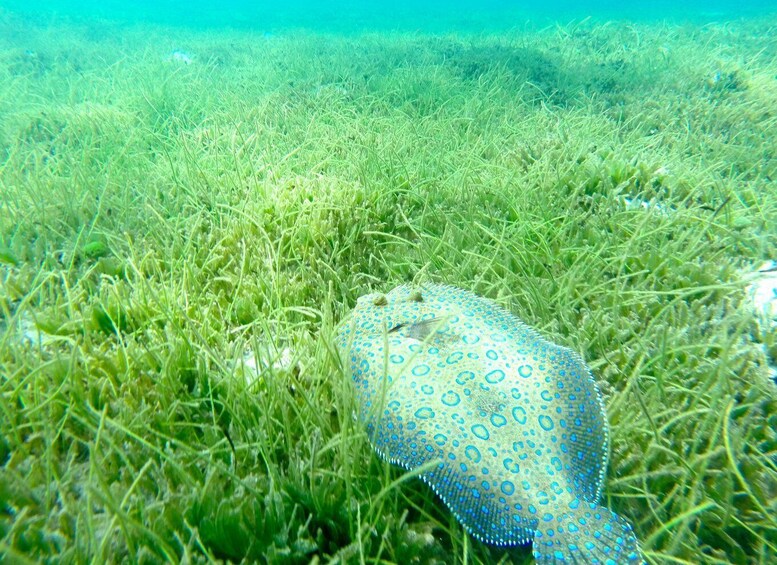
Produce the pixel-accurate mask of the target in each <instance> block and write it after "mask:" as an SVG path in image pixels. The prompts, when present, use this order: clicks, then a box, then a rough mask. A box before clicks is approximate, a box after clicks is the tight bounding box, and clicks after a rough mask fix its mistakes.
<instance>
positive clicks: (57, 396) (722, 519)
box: [0, 0, 777, 565]
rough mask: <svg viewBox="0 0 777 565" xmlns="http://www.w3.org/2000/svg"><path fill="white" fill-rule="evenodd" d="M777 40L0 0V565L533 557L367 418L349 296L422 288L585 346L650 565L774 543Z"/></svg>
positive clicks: (557, 4) (647, 5) (689, 10)
mask: <svg viewBox="0 0 777 565" xmlns="http://www.w3.org/2000/svg"><path fill="white" fill-rule="evenodd" d="M775 30H777V5H775V3H774V2H773V1H760V2H759V1H749V2H747V1H740V2H736V1H733V0H709V1H704V2H702V1H696V0H693V1H690V2H684V3H680V2H672V1H669V0H656V1H636V2H625V1H622V2H616V1H613V0H606V1H604V0H603V1H598V2H587V3H586V2H573V1H571V0H548V1H545V2H534V3H529V2H515V1H514V2H509V1H503V0H483V1H481V2H474V1H464V0H452V1H450V2H440V1H423V0H418V1H414V2H411V1H409V0H398V1H396V2H391V3H389V2H385V3H381V2H368V1H366V0H359V1H352V2H302V1H296V2H290V3H287V2H284V3H280V2H278V3H273V2H239V1H236V0H224V1H222V2H172V1H167V0H165V1H149V0H142V1H136V2H120V1H117V0H103V1H97V0H86V1H83V2H57V1H53V0H41V1H36V2H29V1H27V2H24V1H19V0H12V1H6V0H0V561H2V562H9V563H16V562H18V563H38V562H74V561H75V562H81V561H95V562H142V563H160V562H171V561H172V562H178V561H183V562H189V563H210V562H220V563H221V562H230V563H240V562H265V563H325V562H326V563H329V562H332V563H402V564H409V563H418V564H433V563H435V564H436V563H440V564H443V563H445V564H447V563H462V564H463V563H501V564H508V563H513V564H530V563H534V562H535V560H534V557H533V556H532V551H531V546H530V545H518V546H514V547H498V546H495V545H492V544H489V543H485V542H482V541H479V539H483V538H482V537H481V538H477V537H476V536H472V535H471V534H468V533H467V531H466V530H465V529H464V527H463V526H462V525H461V524H460V523H459V521H458V520H457V519H456V517H455V516H454V515H452V514H451V512H450V511H449V510H448V508H447V507H446V506H445V505H444V504H443V503H442V502H441V501H440V500H439V499H438V498H437V496H436V495H435V493H434V492H433V491H432V490H431V489H430V488H429V487H428V486H427V485H426V484H425V483H423V482H422V481H421V480H419V479H418V477H417V475H418V473H415V472H405V471H403V470H402V469H400V468H398V467H395V466H392V465H390V464H388V463H387V462H385V461H383V460H382V459H381V458H380V457H378V456H377V455H376V454H375V453H374V450H373V446H372V445H371V444H370V437H368V434H367V431H366V430H365V429H364V426H363V423H362V422H360V421H359V420H358V419H357V418H355V416H354V415H355V414H357V413H358V412H359V404H358V398H357V395H356V394H355V393H354V386H353V382H352V376H354V375H351V374H350V373H349V371H350V369H349V366H348V365H347V364H346V363H344V362H343V359H341V357H340V354H339V353H338V349H337V347H336V346H335V343H334V341H335V336H336V335H338V332H342V331H343V328H344V327H345V326H344V325H343V324H346V323H347V320H348V319H349V313H350V312H351V311H352V310H353V309H354V306H355V305H356V303H357V299H358V298H359V297H361V296H363V295H366V294H369V293H384V292H388V291H389V290H390V289H392V288H395V287H397V286H399V285H402V284H413V285H421V286H423V285H433V284H434V285H436V284H445V285H453V286H455V287H458V288H462V289H466V290H468V291H472V292H474V293H476V294H477V295H479V296H482V297H485V298H487V299H489V300H490V301H493V302H495V303H496V304H498V305H499V306H501V307H503V308H504V309H506V310H507V311H509V312H511V313H513V314H514V315H515V316H517V317H518V318H520V319H521V320H523V321H524V322H526V323H527V324H529V325H530V326H532V327H533V328H535V329H536V330H537V331H538V332H539V334H541V335H542V336H543V337H544V338H546V339H547V340H549V341H552V342H553V343H556V344H559V345H562V346H564V347H566V348H569V349H571V350H573V351H574V352H576V353H579V354H580V355H581V356H582V358H583V359H585V362H586V364H587V366H588V367H589V368H590V369H591V373H592V375H593V379H594V380H595V382H596V387H598V391H599V392H600V393H601V396H602V400H603V405H604V411H605V417H606V420H607V422H608V424H609V443H608V444H607V451H608V452H609V454H608V455H609V456H608V462H607V466H606V469H605V470H604V479H603V484H602V486H601V491H602V497H601V500H600V501H598V502H599V504H601V505H602V506H605V507H607V508H609V509H611V510H612V511H613V512H615V513H617V515H618V516H620V517H622V518H623V519H624V520H625V521H626V522H628V523H629V524H631V525H633V532H634V535H635V536H636V539H637V541H638V543H639V548H640V551H641V552H642V555H643V556H644V558H645V560H646V561H647V562H648V563H650V564H659V563H674V564H690V563H693V564H698V563H705V564H721V563H735V564H739V563H743V564H756V563H757V564H765V565H768V564H772V563H777V432H776V430H777V397H776V395H777V32H776V31H775ZM499 311H500V312H501V310H499ZM406 331H407V332H409V333H410V334H412V333H413V331H417V330H412V329H409V330H406ZM600 447H601V446H600ZM600 459H601V457H599V458H598V459H596V461H597V462H599V461H600ZM598 464H599V463H597V465H598ZM595 486H596V488H595V489H593V490H597V491H598V490H599V485H598V484H597V485H595ZM487 526H488V524H486V527H487Z"/></svg>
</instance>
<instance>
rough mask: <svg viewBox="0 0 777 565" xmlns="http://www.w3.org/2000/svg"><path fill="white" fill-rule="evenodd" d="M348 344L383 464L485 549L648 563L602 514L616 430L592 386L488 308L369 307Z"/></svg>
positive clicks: (565, 355)
mask: <svg viewBox="0 0 777 565" xmlns="http://www.w3.org/2000/svg"><path fill="white" fill-rule="evenodd" d="M337 345H338V348H339V349H340V351H341V353H342V357H343V359H344V363H345V366H346V368H347V369H348V370H349V371H350V373H351V375H352V378H353V381H354V384H355V387H356V394H357V398H358V405H359V417H360V419H361V420H362V421H363V422H364V423H365V425H366V427H367V432H368V434H369V437H370V441H371V443H372V445H373V446H374V448H375V450H376V451H377V452H378V454H379V455H380V456H381V457H383V458H384V459H386V460H388V461H390V462H391V463H394V464H396V465H400V466H401V467H404V468H405V469H411V470H412V469H417V468H419V467H421V466H424V468H423V469H422V470H421V472H420V474H419V476H420V477H421V479H422V480H423V481H424V482H426V483H427V484H428V485H429V486H431V488H432V489H433V490H434V491H435V492H436V493H437V495H438V496H439V497H440V498H441V499H442V501H443V502H444V503H445V504H446V505H447V506H448V508H449V509H450V510H451V511H452V512H453V514H454V515H455V516H456V518H457V519H458V520H459V522H461V523H462V524H463V526H464V527H465V528H466V529H467V531H469V532H470V533H471V534H472V535H473V536H474V537H476V538H478V539H479V540H481V541H484V542H486V543H491V544H496V545H503V546H504V545H516V544H525V543H529V542H532V543H533V553H534V556H535V558H536V560H537V562H538V563H543V564H550V563H557V564H559V563H600V564H606V565H620V564H640V563H644V561H643V558H642V556H641V554H640V551H639V547H638V544H637V539H636V537H635V536H634V533H633V531H632V527H631V525H630V524H629V523H628V522H627V521H626V520H624V519H623V518H621V517H620V516H618V515H617V514H615V513H614V512H612V511H611V510H609V509H607V508H605V507H603V506H599V504H598V501H599V499H600V495H601V490H602V483H603V480H604V473H605V467H606V465H607V449H608V445H607V444H608V436H607V421H606V420H605V412H604V407H603V405H602V401H601V398H600V396H599V393H598V390H597V388H596V384H595V382H594V380H593V378H592V376H591V373H590V372H589V370H588V369H587V367H586V366H585V364H584V363H583V361H582V359H581V358H580V357H579V356H578V355H577V354H575V353H574V352H573V351H571V350H569V349H567V348H564V347H559V346H557V345H554V344H552V343H550V342H548V341H546V340H545V339H543V338H542V337H541V336H540V335H539V334H538V333H537V332H536V331H534V330H533V329H531V328H530V327H528V326H527V325H525V324H524V323H523V322H521V321H520V320H518V318H516V317H515V316H513V315H512V314H510V313H509V312H508V311H506V310H504V309H502V308H501V307H499V306H498V305H496V304H495V303H494V302H491V301H490V300H487V299H484V298H480V297H478V296H476V295H474V294H472V293H470V292H467V291H464V290H460V289H457V288H454V287H450V286H442V285H425V286H423V287H420V288H413V287H410V286H399V287H397V288H395V289H393V290H392V291H391V292H389V293H388V294H385V295H384V294H369V295H366V296H362V297H361V298H359V300H358V301H357V304H356V308H355V309H354V311H353V313H352V315H351V317H350V319H349V320H348V321H346V322H344V323H343V324H342V325H341V326H340V329H339V332H338V336H337Z"/></svg>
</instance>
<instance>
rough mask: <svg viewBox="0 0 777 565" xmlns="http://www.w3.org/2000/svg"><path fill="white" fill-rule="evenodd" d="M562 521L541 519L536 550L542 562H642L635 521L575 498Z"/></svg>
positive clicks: (627, 564) (601, 564)
mask: <svg viewBox="0 0 777 565" xmlns="http://www.w3.org/2000/svg"><path fill="white" fill-rule="evenodd" d="M570 509H571V511H570V512H568V513H566V514H564V515H563V516H561V517H560V518H559V519H558V520H550V521H548V522H540V524H539V526H538V528H537V531H536V532H535V534H534V545H533V553H534V558H535V559H536V561H537V563H538V564H542V565H550V564H554V565H560V564H571V563H575V564H584V563H597V564H599V565H641V564H644V563H645V560H644V559H643V557H642V554H641V553H640V550H639V544H638V543H637V538H636V536H635V535H634V531H633V529H632V527H631V524H629V522H627V521H626V520H625V519H624V518H621V517H620V516H618V515H617V514H615V512H613V511H612V510H609V509H608V508H604V507H603V506H599V505H597V504H593V503H590V502H582V501H579V500H575V501H574V502H572V504H570Z"/></svg>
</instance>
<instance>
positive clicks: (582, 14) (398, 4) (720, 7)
mask: <svg viewBox="0 0 777 565" xmlns="http://www.w3.org/2000/svg"><path fill="white" fill-rule="evenodd" d="M0 9H7V10H10V11H13V12H22V13H26V14H31V15H36V16H40V17H51V16H55V15H56V16H69V17H87V18H90V17H99V18H104V19H110V20H116V21H119V22H125V23H142V22H146V23H161V24H166V25H170V24H175V25H182V26H191V27H221V26H228V27H239V28H250V29H262V30H280V29H284V28H300V27H304V28H307V29H313V30H317V31H339V32H348V31H365V30H384V29H405V30H406V29H410V30H417V31H438V32H439V31H445V30H451V31H453V30H456V31H460V30H467V31H488V30H498V29H505V28H514V27H522V26H525V25H527V24H532V23H534V24H536V23H539V24H547V23H552V22H567V21H569V20H573V19H582V18H589V17H590V18H593V19H597V20H623V19H627V20H633V21H656V20H669V21H692V22H704V21H721V20H728V19H737V18H741V17H748V16H758V15H765V14H770V13H774V12H775V11H777V5H775V2H774V1H773V0H762V1H757V0H752V1H745V2H743V1H736V0H711V1H699V0H694V1H691V2H676V1H673V0H652V1H650V0H641V1H638V2H623V1H618V0H599V1H590V2H576V1H574V0H550V1H544V2H527V1H524V2H517V1H512V2H510V1H506V0H481V1H474V0H467V1H464V0H454V1H447V2H441V1H439V0H427V1H423V2H417V1H411V0H397V1H393V2H383V3H381V2H371V1H368V0H356V1H354V0H350V1H345V2H333V1H331V0H330V1H328V2H312V1H309V0H307V1H302V0H296V1H292V2H250V1H245V0H242V1H240V0H227V1H224V2H209V1H203V2H176V1H171V0H166V1H161V2H158V1H149V0H141V1H137V2H126V1H119V0H86V1H83V2H75V1H68V2H62V1H54V0H43V1H40V2H25V1H21V0H11V1H4V2H0Z"/></svg>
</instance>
